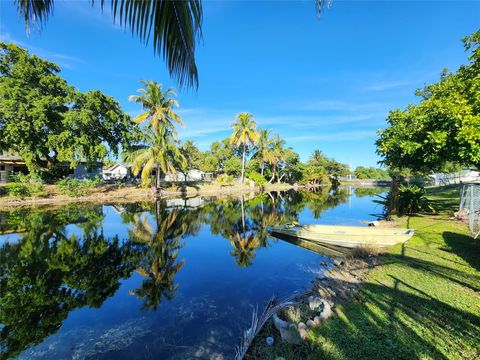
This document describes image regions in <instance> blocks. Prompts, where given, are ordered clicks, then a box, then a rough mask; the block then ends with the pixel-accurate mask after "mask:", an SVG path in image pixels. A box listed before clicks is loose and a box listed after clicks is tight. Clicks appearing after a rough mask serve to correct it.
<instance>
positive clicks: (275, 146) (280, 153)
mask: <svg viewBox="0 0 480 360" xmlns="http://www.w3.org/2000/svg"><path fill="white" fill-rule="evenodd" d="M284 146H285V140H282V139H281V138H280V136H278V135H277V136H275V138H274V139H273V142H272V153H273V161H271V162H270V164H271V165H272V177H271V178H270V180H269V181H268V182H270V183H271V182H273V180H274V179H275V177H276V176H277V172H278V165H279V164H280V163H281V162H282V161H283V160H284V159H285V149H284Z"/></svg>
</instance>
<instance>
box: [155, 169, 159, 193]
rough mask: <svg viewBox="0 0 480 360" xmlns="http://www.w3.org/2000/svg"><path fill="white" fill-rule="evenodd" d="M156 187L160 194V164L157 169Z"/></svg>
mask: <svg viewBox="0 0 480 360" xmlns="http://www.w3.org/2000/svg"><path fill="white" fill-rule="evenodd" d="M155 188H156V190H157V194H158V193H159V192H160V166H157V169H156V174H155Z"/></svg>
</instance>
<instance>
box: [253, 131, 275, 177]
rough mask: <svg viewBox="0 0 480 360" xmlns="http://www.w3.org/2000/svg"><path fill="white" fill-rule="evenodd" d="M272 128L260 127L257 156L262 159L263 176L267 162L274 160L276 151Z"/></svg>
mask: <svg viewBox="0 0 480 360" xmlns="http://www.w3.org/2000/svg"><path fill="white" fill-rule="evenodd" d="M271 133H272V130H267V129H259V130H258V141H257V153H256V154H255V156H257V157H258V158H259V159H260V173H261V174H262V176H263V173H264V171H265V164H269V163H271V162H272V161H274V152H273V151H272V144H273V138H272V137H271V136H270V134H271Z"/></svg>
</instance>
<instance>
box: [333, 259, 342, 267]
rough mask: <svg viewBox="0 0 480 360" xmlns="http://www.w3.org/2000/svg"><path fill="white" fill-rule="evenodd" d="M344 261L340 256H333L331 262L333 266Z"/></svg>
mask: <svg viewBox="0 0 480 360" xmlns="http://www.w3.org/2000/svg"><path fill="white" fill-rule="evenodd" d="M343 263H344V261H343V259H342V258H341V257H336V258H333V264H334V265H335V266H341V265H343Z"/></svg>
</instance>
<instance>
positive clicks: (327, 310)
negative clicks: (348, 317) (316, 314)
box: [320, 300, 333, 321]
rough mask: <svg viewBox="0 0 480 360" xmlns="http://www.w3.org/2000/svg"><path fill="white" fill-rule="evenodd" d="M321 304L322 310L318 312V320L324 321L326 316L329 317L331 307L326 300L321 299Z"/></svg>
mask: <svg viewBox="0 0 480 360" xmlns="http://www.w3.org/2000/svg"><path fill="white" fill-rule="evenodd" d="M322 304H323V309H322V312H321V313H320V321H325V320H327V319H328V318H330V316H332V313H333V312H332V307H331V306H330V304H329V303H328V302H327V301H325V300H322Z"/></svg>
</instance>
